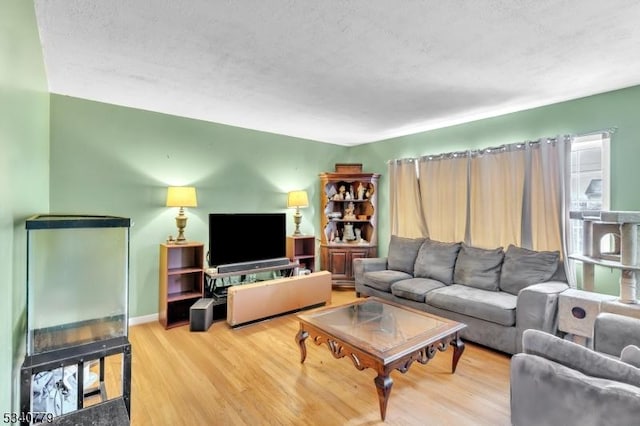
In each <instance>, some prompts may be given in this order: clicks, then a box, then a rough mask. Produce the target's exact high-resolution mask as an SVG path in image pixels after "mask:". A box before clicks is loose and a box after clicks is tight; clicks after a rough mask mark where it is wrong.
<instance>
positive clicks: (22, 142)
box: [0, 0, 49, 413]
mask: <svg viewBox="0 0 640 426" xmlns="http://www.w3.org/2000/svg"><path fill="white" fill-rule="evenodd" d="M0 200H1V201H0V203H1V204H0V289H1V291H0V324H1V326H0V412H1V413H9V412H11V411H15V409H16V407H17V401H15V399H14V400H13V401H12V395H14V396H17V395H18V393H17V392H16V384H17V379H18V371H17V368H19V365H20V364H21V363H22V360H23V357H24V346H25V299H26V288H25V282H26V278H25V277H26V257H25V254H26V238H25V237H26V234H25V230H24V219H25V218H26V217H28V216H29V215H31V214H33V213H34V212H43V211H44V212H46V211H47V210H48V209H49V94H48V89H47V80H46V76H45V70H44V64H43V60H42V50H41V47H40V40H39V38H38V30H37V27H36V21H35V13H34V8H33V3H32V2H30V1H24V0H5V1H3V2H2V12H1V13H0Z"/></svg>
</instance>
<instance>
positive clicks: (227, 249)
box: [209, 213, 287, 268]
mask: <svg viewBox="0 0 640 426" xmlns="http://www.w3.org/2000/svg"><path fill="white" fill-rule="evenodd" d="M286 255H287V253H286V215H285V214H284V213H210V214H209V266H210V267H212V268H213V267H217V266H219V265H228V264H232V263H240V262H253V261H257V260H266V259H277V258H282V257H286Z"/></svg>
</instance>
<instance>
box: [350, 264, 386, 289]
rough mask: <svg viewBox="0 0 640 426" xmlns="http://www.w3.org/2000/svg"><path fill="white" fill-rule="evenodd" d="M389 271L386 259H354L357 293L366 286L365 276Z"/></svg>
mask: <svg viewBox="0 0 640 426" xmlns="http://www.w3.org/2000/svg"><path fill="white" fill-rule="evenodd" d="M385 269H387V258H386V257H360V258H356V259H353V277H354V281H355V286H356V293H360V288H361V287H362V286H364V274H365V273H367V272H372V271H384V270H385Z"/></svg>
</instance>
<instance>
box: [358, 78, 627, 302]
mask: <svg viewBox="0 0 640 426" xmlns="http://www.w3.org/2000/svg"><path fill="white" fill-rule="evenodd" d="M638 111H640V86H635V87H631V88H628V89H623V90H617V91H613V92H608V93H604V94H601V95H595V96H589V97H586V98H581V99H577V100H574V101H569V102H563V103H558V104H554V105H550V106H545V107H540V108H535V109H531V110H527V111H522V112H517V113H513V114H507V115H502V116H499V117H495V118H489V119H485V120H478V121H474V122H471V123H466V124H461V125H457V126H451V127H447V128H443V129H438V130H432V131H429V132H423V133H418V134H414V135H410V136H404V137H399V138H394V139H389V140H384V141H380V142H374V143H369V144H365V145H360V146H357V147H353V148H352V149H350V152H349V155H350V158H351V160H353V161H358V162H363V163H364V164H365V165H366V168H367V170H368V171H372V172H378V173H382V174H383V181H382V183H381V191H380V197H379V203H380V205H379V209H380V211H381V212H382V213H383V214H382V215H381V218H380V234H379V239H378V241H379V244H380V253H381V254H383V255H386V252H387V245H388V241H389V232H390V231H389V230H390V225H389V214H388V212H389V191H388V179H386V176H384V175H386V173H387V165H386V162H387V161H388V160H390V159H398V158H408V157H418V156H421V155H426V154H439V153H443V152H450V151H457V150H465V149H471V148H485V147H490V146H496V145H500V144H505V143H511V142H520V141H525V140H532V139H538V138H540V137H544V136H554V135H557V134H565V133H572V134H579V133H587V132H591V131H594V130H603V129H608V128H611V127H615V128H617V130H616V132H615V134H614V135H613V137H612V142H611V185H612V186H611V190H612V191H611V208H612V209H613V210H640V191H638V189H637V187H638V184H639V183H640V167H638V159H639V158H640V120H639V119H638ZM618 277H619V274H618V273H617V272H613V273H612V272H611V271H610V270H609V269H601V270H600V271H598V279H597V281H598V282H597V284H596V285H597V288H598V289H599V290H600V291H603V292H606V293H611V294H618V282H617V279H618Z"/></svg>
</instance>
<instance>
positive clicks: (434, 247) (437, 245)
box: [413, 239, 461, 285]
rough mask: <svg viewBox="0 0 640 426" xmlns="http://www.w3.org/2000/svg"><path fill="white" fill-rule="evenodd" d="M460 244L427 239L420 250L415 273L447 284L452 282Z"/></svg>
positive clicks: (417, 275)
mask: <svg viewBox="0 0 640 426" xmlns="http://www.w3.org/2000/svg"><path fill="white" fill-rule="evenodd" d="M460 246H461V243H444V242H440V241H434V240H430V239H426V240H425V241H424V243H422V246H421V247H420V250H419V251H418V257H416V263H415V266H414V267H413V270H414V273H413V275H414V276H415V277H419V278H431V279H433V280H438V281H440V282H442V283H444V284H447V285H449V284H451V283H452V282H453V268H454V266H455V265H456V259H457V258H458V252H459V251H460Z"/></svg>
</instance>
